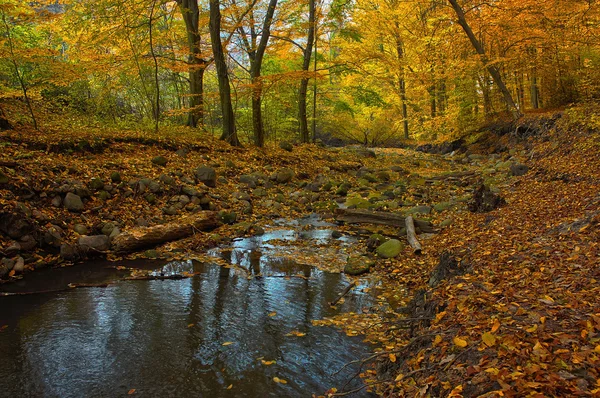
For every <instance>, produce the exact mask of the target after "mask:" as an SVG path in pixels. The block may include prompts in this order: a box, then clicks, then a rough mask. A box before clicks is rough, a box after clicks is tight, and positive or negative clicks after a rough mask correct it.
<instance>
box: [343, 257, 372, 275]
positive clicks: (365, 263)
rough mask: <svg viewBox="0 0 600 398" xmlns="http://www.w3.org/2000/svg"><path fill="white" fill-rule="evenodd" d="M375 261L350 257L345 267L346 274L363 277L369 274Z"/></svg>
mask: <svg viewBox="0 0 600 398" xmlns="http://www.w3.org/2000/svg"><path fill="white" fill-rule="evenodd" d="M374 265H375V261H374V260H373V259H371V258H369V257H366V256H349V257H348V259H347V260H346V265H345V266H344V273H345V274H348V275H361V274H364V273H367V272H369V270H370V269H371V267H372V266H374Z"/></svg>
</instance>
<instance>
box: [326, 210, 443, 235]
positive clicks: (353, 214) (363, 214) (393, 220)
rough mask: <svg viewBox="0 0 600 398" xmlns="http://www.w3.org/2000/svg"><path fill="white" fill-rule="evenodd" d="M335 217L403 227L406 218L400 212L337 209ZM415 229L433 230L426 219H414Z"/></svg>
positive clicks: (356, 222) (340, 219) (351, 222)
mask: <svg viewBox="0 0 600 398" xmlns="http://www.w3.org/2000/svg"><path fill="white" fill-rule="evenodd" d="M335 219H336V220H338V221H343V222H346V223H350V224H362V223H368V224H379V225H389V226H392V227H398V228H405V227H406V218H405V216H404V215H403V214H400V213H386V212H382V211H371V210H358V209H337V210H336V216H335ZM414 225H415V231H416V232H421V233H431V232H435V231H434V229H433V226H432V225H431V223H430V222H428V221H422V220H414Z"/></svg>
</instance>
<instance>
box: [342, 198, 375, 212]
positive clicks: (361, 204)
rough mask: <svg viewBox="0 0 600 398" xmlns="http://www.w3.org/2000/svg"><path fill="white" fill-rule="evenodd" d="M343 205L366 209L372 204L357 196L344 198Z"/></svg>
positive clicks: (350, 207)
mask: <svg viewBox="0 0 600 398" xmlns="http://www.w3.org/2000/svg"><path fill="white" fill-rule="evenodd" d="M345 205H346V207H347V208H349V209H368V208H369V207H371V206H372V204H371V202H369V201H368V200H366V199H363V198H361V197H358V196H352V197H350V198H348V199H346V203H345Z"/></svg>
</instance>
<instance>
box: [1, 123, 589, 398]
mask: <svg viewBox="0 0 600 398" xmlns="http://www.w3.org/2000/svg"><path fill="white" fill-rule="evenodd" d="M542 119H543V120H544V123H545V124H544V123H538V122H539V121H540V120H542ZM530 126H534V127H532V128H531V129H512V130H510V129H509V131H500V130H501V129H500V130H494V129H491V130H490V129H488V130H482V131H480V132H477V133H473V134H471V135H470V136H469V137H466V138H465V141H464V142H462V143H461V144H462V145H461V146H460V147H459V148H457V149H456V150H455V151H454V152H451V153H447V154H444V155H441V154H430V153H423V152H418V151H415V150H413V149H377V150H374V151H371V150H366V149H364V148H360V147H346V148H341V149H340V148H327V147H321V146H316V145H295V146H292V147H286V148H285V149H283V148H281V147H280V146H275V145H272V146H268V147H267V148H265V149H257V148H254V147H245V148H234V147H230V146H229V145H227V144H225V143H223V142H221V141H218V140H215V139H214V138H212V137H211V136H209V135H208V134H202V133H198V132H196V131H194V130H189V129H173V130H170V131H169V132H163V133H161V135H154V134H148V133H140V132H124V131H109V130H106V129H89V128H85V129H84V128H82V129H78V130H74V129H69V130H68V131H64V130H63V129H60V128H58V127H56V128H48V129H46V130H44V133H39V132H35V131H33V130H28V129H26V128H18V129H17V130H7V131H2V132H0V146H1V147H2V151H1V152H0V231H1V233H0V257H2V263H1V264H0V277H1V278H3V281H4V282H7V283H9V282H10V281H11V280H15V279H18V278H22V277H23V274H25V277H26V273H28V272H30V271H33V270H35V269H37V268H40V267H47V266H68V265H70V264H72V263H74V262H77V260H78V257H85V256H91V255H92V254H98V252H100V254H102V255H106V256H108V258H110V259H119V258H120V257H121V256H120V255H117V254H115V253H114V252H112V251H110V246H108V247H105V248H103V247H101V246H102V245H101V244H102V243H104V241H102V242H100V246H98V247H95V248H94V251H92V252H87V253H80V252H76V253H75V252H73V251H71V252H69V251H68V248H72V247H74V246H75V244H76V243H77V242H78V241H80V238H81V236H82V235H94V236H100V235H103V236H108V237H109V241H110V239H113V238H114V237H116V236H117V235H118V234H119V233H121V232H123V231H130V230H133V229H135V228H139V227H145V226H153V225H159V224H165V223H172V222H174V221H176V222H181V223H183V222H185V219H186V218H189V217H192V216H193V215H194V214H198V213H200V212H202V211H203V210H215V211H217V212H219V213H218V216H219V219H220V221H221V222H222V225H221V226H219V227H218V228H217V229H215V230H212V231H208V232H201V231H196V233H194V234H193V235H192V236H190V237H187V238H185V239H181V240H177V241H175V242H171V243H167V244H164V245H161V246H159V247H157V248H156V249H152V250H147V251H142V252H138V253H134V254H132V255H130V256H133V257H136V256H142V257H144V256H145V257H153V258H154V257H161V258H167V259H170V258H172V259H177V258H189V257H194V256H195V257H198V256H201V254H202V252H203V251H205V250H206V249H207V248H209V247H213V246H215V245H219V244H224V243H226V242H227V241H230V240H231V239H233V238H235V237H237V236H242V235H252V234H260V233H261V232H262V231H263V229H264V227H265V226H266V225H269V224H270V223H271V221H272V220H273V219H275V218H280V217H285V218H300V217H303V216H305V215H307V214H309V213H312V212H318V213H320V214H322V217H324V218H326V219H327V218H335V212H336V209H337V208H338V203H341V204H343V205H344V206H342V207H349V208H359V209H367V210H373V211H379V212H391V213H395V214H401V215H403V216H405V215H408V214H412V215H414V216H415V217H416V218H418V219H423V220H427V221H430V222H431V223H432V224H433V226H434V227H435V230H436V233H433V234H423V235H419V240H420V241H421V243H422V244H423V253H422V254H420V255H417V254H414V252H413V250H412V249H411V248H410V246H408V245H406V246H404V247H403V248H402V251H401V253H400V255H399V256H397V257H393V258H389V259H382V258H378V257H377V256H375V255H373V254H371V253H370V252H371V251H372V249H373V237H371V238H369V239H367V238H368V235H369V234H370V233H381V234H382V235H385V236H387V237H390V238H394V237H398V235H399V229H400V228H398V227H394V226H381V225H370V224H363V225H361V226H360V227H359V228H360V229H361V230H362V231H360V232H361V233H362V235H360V236H364V238H363V239H361V240H360V245H359V246H358V247H357V248H356V249H357V251H358V252H361V253H364V254H367V256H366V257H365V261H367V260H366V259H367V258H368V259H369V260H368V261H369V262H371V261H372V262H373V266H372V267H370V272H369V273H368V274H367V276H364V275H363V276H359V277H358V278H362V277H368V278H379V279H380V280H381V281H382V288H381V293H380V299H381V302H382V303H384V304H385V305H383V306H382V307H381V308H382V309H381V310H379V311H372V312H368V313H366V314H345V315H343V316H339V317H337V318H334V319H328V320H317V321H315V323H317V324H328V325H329V324H333V325H336V326H338V327H340V328H343V329H344V330H345V331H346V332H347V333H348V334H352V335H356V334H363V335H364V336H365V337H366V339H368V340H369V341H372V342H376V343H378V346H379V347H380V351H379V352H378V353H377V354H375V355H373V356H372V357H370V358H357V361H359V362H362V363H363V364H364V366H363V371H362V373H361V376H362V377H363V379H364V380H365V383H366V385H367V386H368V388H369V389H371V390H373V391H376V392H377V393H379V394H381V395H384V396H410V397H413V396H436V397H437V396H465V397H472V396H488V397H495V396H519V397H524V396H532V397H538V396H539V397H541V396H597V395H600V299H599V297H600V284H599V283H598V281H599V280H600V267H599V264H600V248H599V244H600V243H599V242H600V234H599V232H598V225H599V223H600V134H599V133H598V131H597V130H593V129H589V128H587V127H585V126H582V125H580V124H578V123H575V122H573V121H570V120H568V118H567V117H566V116H565V117H562V118H556V117H555V118H552V117H547V118H545V119H544V118H543V117H541V116H539V117H536V118H532V120H530ZM283 146H285V145H283ZM430 149H431V148H430ZM433 149H435V148H433ZM481 182H484V183H485V185H487V186H489V187H491V189H492V192H494V193H497V194H498V195H499V196H500V197H502V198H503V199H504V204H502V205H501V206H499V207H498V208H496V209H493V210H489V211H485V212H477V211H475V212H474V211H470V210H469V207H471V210H474V208H473V205H472V197H473V194H474V191H475V190H476V187H477V186H478V185H479V184H480V183H481ZM67 197H69V199H67ZM75 197H77V198H75ZM365 230H366V231H368V233H367V234H366V235H365ZM340 231H342V233H347V234H353V233H356V231H357V227H354V226H352V225H347V224H346V225H343V226H341V227H340ZM401 240H404V238H401ZM96 243H97V242H96ZM96 243H94V244H96ZM302 244H310V242H308V243H307V242H304V243H302ZM325 249H326V248H323V253H325V252H326V250H325ZM301 253H302V250H298V251H297V252H296V253H295V254H294V255H295V256H296V257H297V260H299V261H302V260H303V259H302V258H301V256H302V254H301ZM316 260H317V261H314V259H305V261H307V262H311V263H313V261H314V263H315V264H316V265H317V266H320V267H322V268H324V269H327V270H330V271H336V272H341V271H342V270H343V269H344V267H345V259H342V260H341V261H339V259H337V260H338V261H329V260H323V258H321V259H320V260H319V259H316ZM440 264H441V265H442V266H441V267H440ZM436 269H437V271H436V272H435V273H434V270H436ZM432 275H434V277H432ZM0 326H1V325H0ZM329 393H330V394H332V395H350V394H351V393H352V392H351V391H343V390H342V389H338V390H336V389H332V390H331V391H329Z"/></svg>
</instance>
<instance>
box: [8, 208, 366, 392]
mask: <svg viewBox="0 0 600 398" xmlns="http://www.w3.org/2000/svg"><path fill="white" fill-rule="evenodd" d="M331 227H332V226H331V225H330V224H326V223H324V222H322V221H320V220H318V219H315V218H312V219H306V220H298V221H293V222H284V221H279V222H276V223H275V224H274V225H273V227H272V228H269V229H267V233H265V234H264V235H262V236H259V237H251V238H242V239H237V240H235V241H234V242H233V243H232V244H231V245H228V246H227V247H221V248H216V249H212V250H211V251H209V253H208V254H209V256H212V257H214V258H215V263H213V262H211V261H203V262H200V261H196V260H185V261H173V262H168V263H165V262H160V261H151V260H135V261H121V262H117V263H114V262H113V263H107V262H101V261H97V262H90V263H87V264H79V265H76V266H73V267H68V268H58V269H47V270H40V271H36V272H34V273H31V274H29V275H26V276H25V277H24V278H23V279H22V280H21V281H19V282H16V283H12V284H7V285H4V286H0V290H2V291H3V292H13V293H19V292H20V293H23V292H35V291H41V290H54V289H59V288H62V287H65V286H67V285H68V284H69V283H88V284H98V283H105V282H109V283H110V284H109V285H108V287H104V288H77V289H70V290H68V291H60V292H49V293H39V294H31V295H13V296H6V297H0V358H1V360H0V395H1V396H6V397H9V396H10V397H20V396H30V397H33V396H35V397H113V396H125V395H127V394H128V393H132V394H135V395H139V396H147V397H265V396H273V397H284V396H285V397H310V396H311V395H312V394H316V395H319V394H323V393H325V392H326V391H327V390H328V389H329V388H331V387H337V388H338V390H339V389H340V388H341V387H342V386H344V385H346V384H347V385H346V386H345V388H346V389H347V390H348V389H353V388H356V387H358V386H360V385H361V383H362V382H361V381H360V379H357V378H354V379H353V380H351V379H352V378H353V376H355V375H356V373H357V368H356V367H352V366H349V367H346V368H345V369H344V370H343V371H342V372H339V373H336V371H337V370H339V369H341V368H342V367H343V366H344V365H345V364H347V363H348V362H350V361H352V360H356V359H359V358H362V357H365V356H368V355H369V353H371V352H372V350H373V347H372V346H370V345H368V344H366V343H364V342H362V339H361V338H360V337H349V336H346V335H345V334H344V333H342V332H341V331H339V330H337V329H334V328H330V327H322V326H313V325H312V320H315V319H322V318H325V317H330V316H334V315H336V314H340V313H344V312H361V311H365V310H369V309H370V308H372V307H373V306H375V305H376V299H375V295H374V293H373V292H374V291H375V290H376V286H374V284H373V283H371V282H368V280H367V281H363V282H359V283H358V285H357V287H356V288H355V289H353V291H352V292H351V293H350V294H348V295H347V296H346V297H345V299H344V300H343V301H342V303H340V304H338V305H337V306H336V307H331V306H330V305H329V304H328V303H329V302H331V301H333V300H334V299H335V298H336V297H337V295H338V294H339V293H340V292H341V291H342V290H344V288H345V287H346V286H347V285H348V284H349V283H350V282H349V280H348V279H347V278H346V277H345V276H344V275H343V274H340V273H329V272H324V271H322V270H319V269H318V268H317V267H314V266H313V265H311V264H301V263H299V262H296V261H294V260H293V259H290V258H289V256H280V255H279V254H280V253H281V252H285V250H286V242H287V243H291V242H293V241H294V240H296V239H300V238H301V239H306V240H309V241H310V242H314V243H315V245H314V246H315V249H313V250H316V251H318V250H320V248H322V247H323V245H326V244H327V242H328V241H329V240H331V239H332V238H331V231H332V230H331V229H330V228H331ZM353 242H354V241H353V238H351V237H345V236H344V237H342V238H340V242H339V244H340V245H341V246H342V247H345V248H351V246H352V244H353ZM310 246H311V245H307V247H309V248H307V249H306V250H311V249H310ZM317 254H318V253H317ZM217 259H219V260H220V261H221V263H222V262H226V264H227V266H226V267H223V266H222V265H217V264H216V262H217V261H216V260H217ZM115 266H121V267H118V268H119V269H117V268H116V267H115ZM123 267H127V268H136V269H143V270H151V273H152V274H154V275H170V274H183V273H193V274H194V276H192V277H190V278H186V279H180V280H124V279H123V278H124V277H125V276H127V275H129V273H130V272H131V271H130V270H127V269H123ZM349 380H351V381H349ZM282 381H285V383H283V382H282ZM352 396H357V397H360V396H370V395H369V393H367V392H365V391H364V390H363V391H361V392H358V393H356V394H354V395H352Z"/></svg>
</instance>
